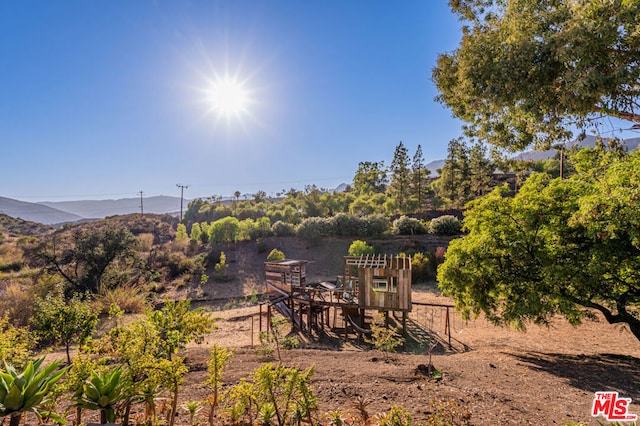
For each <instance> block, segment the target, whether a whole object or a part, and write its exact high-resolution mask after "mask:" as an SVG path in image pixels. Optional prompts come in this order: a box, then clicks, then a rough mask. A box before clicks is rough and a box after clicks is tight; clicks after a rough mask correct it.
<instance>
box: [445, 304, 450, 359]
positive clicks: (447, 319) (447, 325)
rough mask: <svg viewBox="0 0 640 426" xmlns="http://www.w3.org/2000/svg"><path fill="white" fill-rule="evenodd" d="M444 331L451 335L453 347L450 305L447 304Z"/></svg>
mask: <svg viewBox="0 0 640 426" xmlns="http://www.w3.org/2000/svg"><path fill="white" fill-rule="evenodd" d="M444 332H445V333H447V336H448V337H449V349H451V325H450V324H449V307H448V306H447V314H446V316H445V319H444Z"/></svg>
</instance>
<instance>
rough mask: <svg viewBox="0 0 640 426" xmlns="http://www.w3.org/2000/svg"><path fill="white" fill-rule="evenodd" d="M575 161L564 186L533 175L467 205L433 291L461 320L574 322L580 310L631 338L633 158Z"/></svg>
mask: <svg viewBox="0 0 640 426" xmlns="http://www.w3.org/2000/svg"><path fill="white" fill-rule="evenodd" d="M574 162H575V164H576V169H577V171H576V174H574V175H573V176H571V177H570V178H569V179H560V178H555V179H552V178H551V177H550V176H549V175H546V174H543V173H534V174H532V176H531V177H530V178H529V179H528V180H527V181H526V182H525V184H524V185H523V186H522V188H521V189H520V191H519V192H518V193H517V194H516V195H515V196H514V197H510V196H507V194H506V190H505V189H504V188H498V189H495V190H494V191H493V192H491V193H490V194H489V195H487V196H486V197H484V198H480V199H477V200H475V201H473V202H471V203H470V208H469V209H468V210H467V212H466V213H465V220H464V226H465V228H466V230H467V231H468V235H466V236H464V237H462V238H460V239H457V240H454V241H452V242H451V244H450V246H449V249H448V251H447V254H446V257H445V262H444V263H443V264H442V265H441V267H440V268H439V270H438V281H439V283H440V287H441V288H442V290H443V293H444V294H447V295H451V296H453V297H454V299H455V300H456V304H457V306H458V308H460V309H461V310H462V311H463V312H464V313H465V314H466V315H467V316H468V315H471V314H476V315H477V314H479V313H481V312H483V313H485V314H486V315H487V317H488V318H489V319H490V320H492V321H493V322H495V323H498V324H512V325H516V326H518V327H524V326H525V324H526V323H527V322H528V321H533V322H535V323H546V322H547V320H548V318H549V317H550V316H551V315H553V314H556V313H559V314H562V315H564V316H565V317H566V318H567V319H568V320H569V321H570V322H572V323H574V324H576V323H579V322H580V319H581V318H582V317H583V316H584V314H585V311H584V308H585V307H586V308H593V309H596V310H598V311H600V312H601V313H602V314H603V315H604V317H605V318H606V319H607V321H608V322H609V323H612V324H613V323H626V324H628V326H629V328H630V330H631V332H632V333H633V335H634V336H635V337H636V338H638V339H639V340H640V318H639V317H638V315H637V314H638V308H639V307H640V210H638V209H637V205H638V202H640V152H638V151H636V152H634V153H632V154H629V155H628V156H625V155H624V154H623V153H621V152H618V151H607V150H603V149H587V150H584V151H582V152H581V153H579V155H577V156H576V158H574Z"/></svg>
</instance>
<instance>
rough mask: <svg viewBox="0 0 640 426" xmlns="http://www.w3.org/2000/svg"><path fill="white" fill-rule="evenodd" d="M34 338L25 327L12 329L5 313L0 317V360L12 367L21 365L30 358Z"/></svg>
mask: <svg viewBox="0 0 640 426" xmlns="http://www.w3.org/2000/svg"><path fill="white" fill-rule="evenodd" d="M35 344H36V337H35V336H34V334H33V333H32V332H31V331H30V330H29V329H28V328H26V327H14V326H13V325H12V324H11V323H10V322H9V316H8V314H7V313H5V315H4V317H0V359H1V360H3V361H4V362H6V363H8V364H12V365H21V364H23V363H24V362H26V361H27V359H28V358H29V357H30V356H31V350H32V349H33V348H34V346H35Z"/></svg>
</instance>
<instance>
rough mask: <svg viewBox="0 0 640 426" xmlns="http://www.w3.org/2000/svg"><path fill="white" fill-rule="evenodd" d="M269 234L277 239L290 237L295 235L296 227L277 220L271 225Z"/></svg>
mask: <svg viewBox="0 0 640 426" xmlns="http://www.w3.org/2000/svg"><path fill="white" fill-rule="evenodd" d="M271 232H273V235H275V236H278V237H291V236H293V235H295V234H296V227H295V225H293V224H292V223H287V222H283V221H281V220H279V221H277V222H276V223H274V224H273V225H271Z"/></svg>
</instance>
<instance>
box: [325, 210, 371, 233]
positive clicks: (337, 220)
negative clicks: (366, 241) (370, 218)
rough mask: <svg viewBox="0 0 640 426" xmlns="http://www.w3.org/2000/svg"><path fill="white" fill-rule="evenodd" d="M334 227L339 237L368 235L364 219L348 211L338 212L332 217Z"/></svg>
mask: <svg viewBox="0 0 640 426" xmlns="http://www.w3.org/2000/svg"><path fill="white" fill-rule="evenodd" d="M332 222H333V229H334V230H335V234H336V235H337V236H339V237H360V236H366V235H365V234H366V230H367V226H366V223H365V221H364V220H363V219H361V218H359V217H356V216H353V215H349V214H346V213H338V214H337V215H335V216H334V217H333V218H332Z"/></svg>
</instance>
